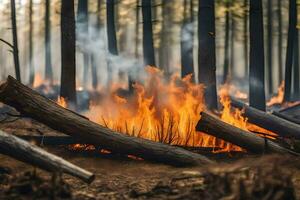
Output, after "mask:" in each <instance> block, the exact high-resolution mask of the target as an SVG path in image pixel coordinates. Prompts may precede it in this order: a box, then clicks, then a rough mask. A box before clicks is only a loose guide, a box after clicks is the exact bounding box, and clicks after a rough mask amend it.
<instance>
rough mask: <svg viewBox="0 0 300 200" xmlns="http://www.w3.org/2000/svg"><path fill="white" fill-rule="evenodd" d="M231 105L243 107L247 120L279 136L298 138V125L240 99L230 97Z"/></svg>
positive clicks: (299, 126)
mask: <svg viewBox="0 0 300 200" xmlns="http://www.w3.org/2000/svg"><path fill="white" fill-rule="evenodd" d="M231 105H232V106H234V107H236V108H238V109H244V116H245V117H247V118H248V119H249V122H251V123H253V124H255V125H257V126H260V127H262V128H265V129H267V130H269V131H272V132H274V133H276V134H278V135H279V136H282V137H289V138H295V139H300V125H298V124H295V123H292V122H290V121H288V120H285V119H282V118H280V117H277V116H275V115H272V114H269V113H266V112H263V111H260V110H258V109H255V108H253V107H250V106H248V105H246V104H244V103H242V102H240V101H237V100H235V99H233V98H231Z"/></svg>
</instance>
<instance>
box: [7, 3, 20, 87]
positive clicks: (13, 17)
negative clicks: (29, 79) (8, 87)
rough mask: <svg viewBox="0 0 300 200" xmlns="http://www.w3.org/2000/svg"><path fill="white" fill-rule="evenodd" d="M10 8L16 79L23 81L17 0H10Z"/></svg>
mask: <svg viewBox="0 0 300 200" xmlns="http://www.w3.org/2000/svg"><path fill="white" fill-rule="evenodd" d="M10 8H11V10H10V12H11V25H12V36H13V56H14V63H15V73H16V79H17V80H18V81H20V82H21V74H20V61H19V49H18V34H17V22H16V3H15V0H10Z"/></svg>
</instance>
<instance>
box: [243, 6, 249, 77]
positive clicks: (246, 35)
mask: <svg viewBox="0 0 300 200" xmlns="http://www.w3.org/2000/svg"><path fill="white" fill-rule="evenodd" d="M243 6H244V24H243V26H244V28H243V40H244V59H245V60H244V61H245V63H244V65H245V77H248V76H249V64H248V63H249V56H248V55H249V54H248V48H249V47H248V0H244V5H243Z"/></svg>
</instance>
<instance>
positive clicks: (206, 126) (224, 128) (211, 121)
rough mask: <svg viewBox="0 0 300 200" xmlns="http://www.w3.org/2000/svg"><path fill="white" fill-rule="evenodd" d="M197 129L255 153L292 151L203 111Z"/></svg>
mask: <svg viewBox="0 0 300 200" xmlns="http://www.w3.org/2000/svg"><path fill="white" fill-rule="evenodd" d="M196 130H197V131H202V132H204V133H207V134H209V135H212V136H215V137H217V138H220V139H223V140H225V141H227V142H230V143H232V144H235V145H237V146H240V147H242V148H244V149H246V150H247V151H250V152H253V153H264V152H271V153H292V152H291V151H290V150H289V149H286V148H284V147H282V146H280V145H278V144H276V143H274V142H272V141H271V140H268V139H266V138H262V137H259V136H257V135H255V134H254V133H250V132H248V131H244V130H242V129H239V128H237V127H234V126H231V125H229V124H227V123H225V122H223V121H221V120H220V119H218V118H217V117H214V116H213V115H211V114H208V113H206V112H202V113H201V119H200V120H199V122H198V124H197V126H196Z"/></svg>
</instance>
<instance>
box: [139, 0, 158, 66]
mask: <svg viewBox="0 0 300 200" xmlns="http://www.w3.org/2000/svg"><path fill="white" fill-rule="evenodd" d="M151 5H152V4H151V0H142V15H143V54H144V64H145V65H146V66H147V65H150V66H156V65H155V56H154V47H153V30H152V14H151V8H152V6H151Z"/></svg>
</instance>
